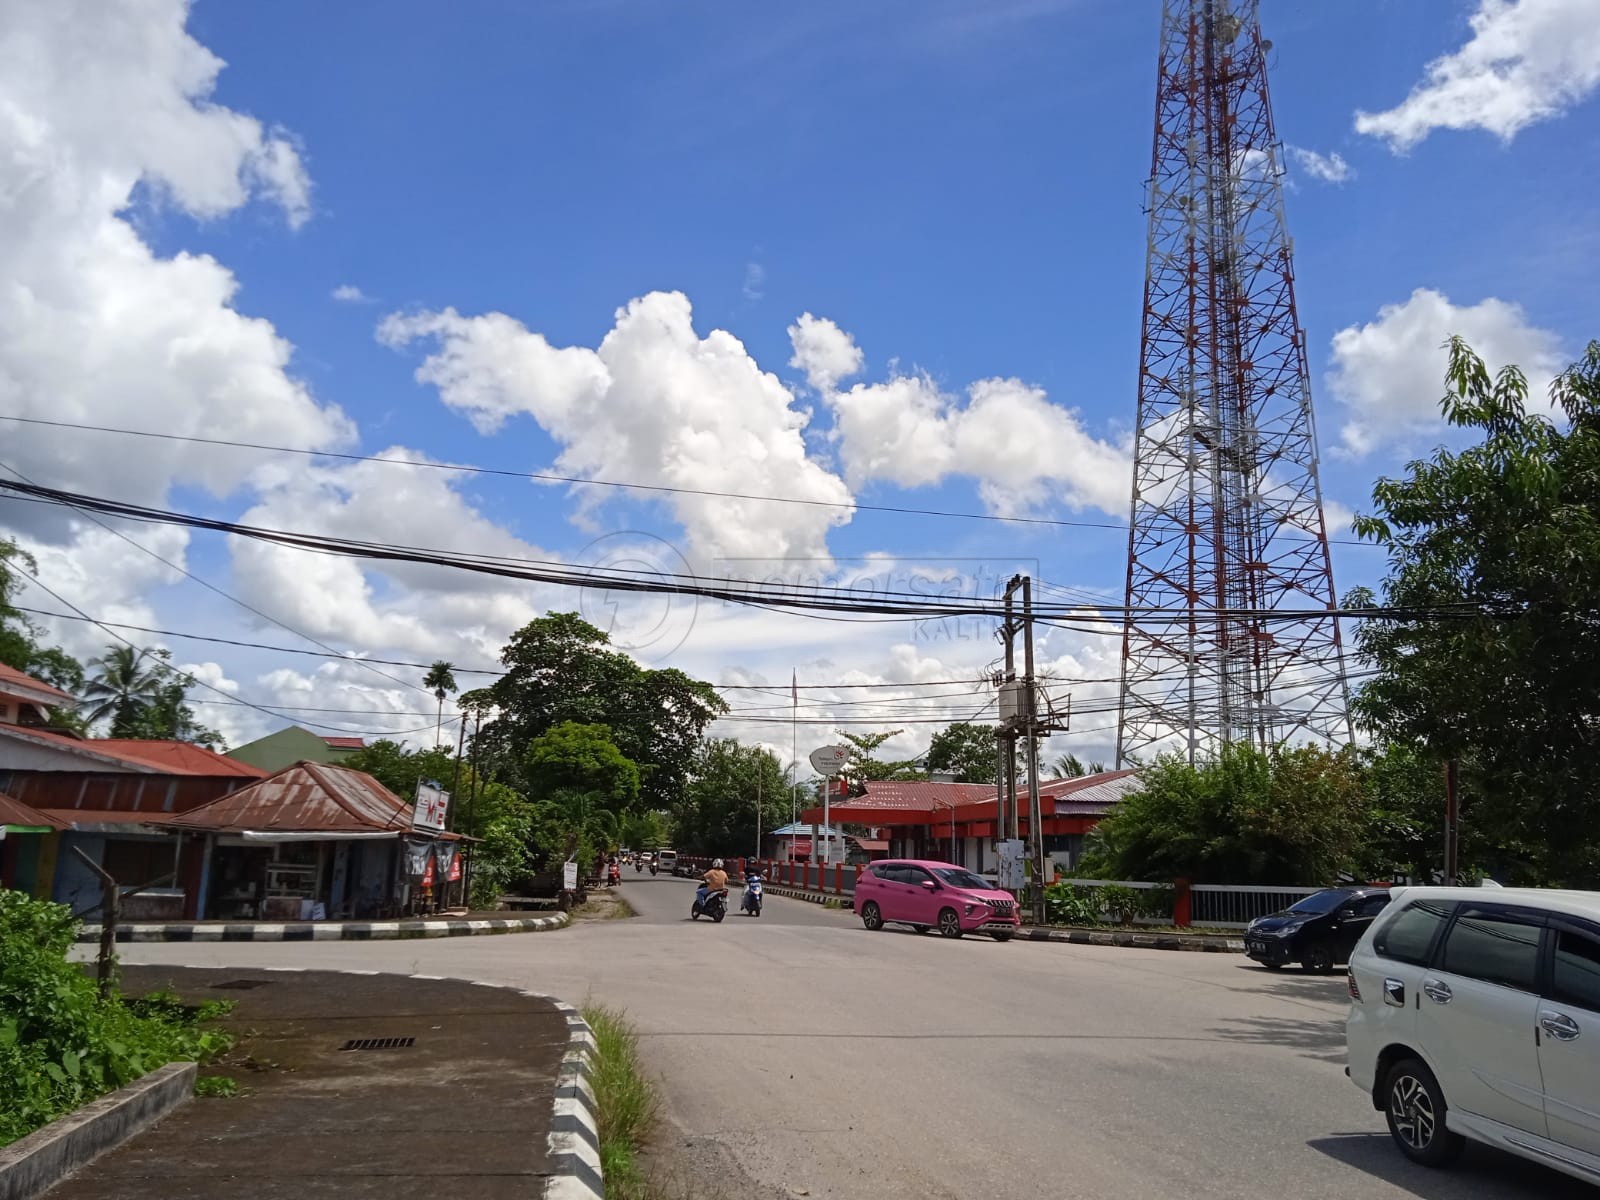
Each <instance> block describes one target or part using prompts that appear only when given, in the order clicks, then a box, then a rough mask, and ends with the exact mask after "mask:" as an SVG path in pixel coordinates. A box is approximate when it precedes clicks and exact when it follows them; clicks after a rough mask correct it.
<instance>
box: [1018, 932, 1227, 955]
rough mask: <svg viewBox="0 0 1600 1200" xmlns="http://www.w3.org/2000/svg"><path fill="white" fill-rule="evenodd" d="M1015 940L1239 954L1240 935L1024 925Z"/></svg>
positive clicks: (1133, 948)
mask: <svg viewBox="0 0 1600 1200" xmlns="http://www.w3.org/2000/svg"><path fill="white" fill-rule="evenodd" d="M1017 940H1018V941H1019V942H1070V943H1072V944H1073V945H1074V946H1120V947H1122V948H1124V949H1129V950H1190V951H1199V952H1201V953H1206V952H1209V953H1212V954H1243V953H1244V939H1243V938H1231V937H1230V938H1223V937H1214V936H1213V937H1199V936H1195V935H1192V934H1183V933H1131V932H1128V931H1125V930H1105V931H1101V930H1098V929H1038V928H1035V927H1034V926H1031V925H1024V926H1023V927H1022V928H1021V929H1020V930H1018V931H1017Z"/></svg>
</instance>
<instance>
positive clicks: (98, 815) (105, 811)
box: [35, 808, 172, 829]
mask: <svg viewBox="0 0 1600 1200" xmlns="http://www.w3.org/2000/svg"><path fill="white" fill-rule="evenodd" d="M35 811H36V812H40V813H43V814H44V815H45V816H47V817H49V818H50V819H51V820H52V821H53V822H55V823H56V825H57V826H58V827H60V828H62V829H71V828H73V827H74V826H81V825H165V824H166V823H167V822H168V821H170V820H171V819H172V814H171V813H164V812H141V811H139V810H137V809H123V808H40V809H36V810H35Z"/></svg>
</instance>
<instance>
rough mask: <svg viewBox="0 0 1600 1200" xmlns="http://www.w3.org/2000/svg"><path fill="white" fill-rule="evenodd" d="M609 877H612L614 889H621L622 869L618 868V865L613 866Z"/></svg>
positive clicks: (613, 864)
mask: <svg viewBox="0 0 1600 1200" xmlns="http://www.w3.org/2000/svg"><path fill="white" fill-rule="evenodd" d="M609 875H610V877H611V886H612V887H620V886H621V885H622V868H621V867H619V866H617V864H616V863H612V864H611V870H610V872H609Z"/></svg>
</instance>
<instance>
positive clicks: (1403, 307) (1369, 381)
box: [1328, 288, 1564, 456]
mask: <svg viewBox="0 0 1600 1200" xmlns="http://www.w3.org/2000/svg"><path fill="white" fill-rule="evenodd" d="M1452 334H1459V335H1460V336H1462V337H1463V338H1465V339H1466V340H1467V342H1468V344H1470V345H1471V346H1472V348H1473V349H1474V350H1475V351H1476V352H1477V353H1478V354H1479V355H1480V356H1482V358H1483V359H1484V361H1485V362H1486V363H1487V364H1488V365H1489V368H1490V370H1491V371H1493V370H1498V369H1499V368H1500V367H1503V366H1505V365H1507V364H1515V365H1516V366H1519V367H1521V368H1522V370H1523V372H1524V373H1525V374H1526V375H1527V376H1528V382H1529V389H1530V395H1531V398H1532V400H1533V402H1534V403H1539V402H1540V398H1541V397H1543V395H1544V394H1545V393H1546V391H1548V389H1549V386H1550V381H1551V379H1552V378H1554V376H1555V375H1556V373H1557V372H1558V371H1560V370H1561V368H1562V366H1563V365H1564V364H1563V360H1562V357H1561V345H1560V340H1559V339H1558V338H1557V336H1556V335H1555V334H1554V333H1552V332H1550V331H1549V330H1547V329H1540V328H1538V327H1537V326H1535V325H1533V324H1532V323H1530V322H1529V320H1528V318H1527V314H1526V313H1524V312H1523V311H1522V309H1521V308H1520V307H1519V306H1517V305H1515V304H1510V303H1508V302H1506V301H1504V300H1498V299H1495V298H1493V297H1490V298H1489V299H1487V300H1483V301H1480V302H1479V303H1477V304H1472V305H1458V304H1454V303H1452V302H1451V301H1450V299H1449V297H1447V296H1445V295H1444V294H1443V293H1441V292H1437V291H1434V290H1433V289H1432V288H1418V289H1417V290H1416V291H1414V292H1412V293H1411V296H1410V298H1409V299H1407V300H1406V301H1404V302H1403V303H1401V304H1386V305H1384V307H1383V308H1381V309H1379V311H1378V316H1377V319H1376V320H1374V321H1369V322H1368V323H1367V324H1365V325H1351V326H1349V327H1347V328H1345V329H1341V330H1340V331H1339V332H1338V333H1336V334H1334V335H1333V356H1332V364H1331V366H1330V369H1329V373H1328V383H1329V386H1330V389H1331V391H1332V393H1333V395H1334V398H1335V399H1337V400H1338V401H1339V402H1340V403H1341V404H1343V405H1345V407H1346V409H1347V410H1348V413H1349V418H1348V420H1347V421H1346V423H1345V425H1344V428H1343V429H1342V430H1341V432H1340V437H1341V439H1342V442H1343V447H1344V450H1345V452H1346V453H1348V454H1350V455H1353V456H1359V455H1363V454H1366V453H1368V452H1370V451H1371V450H1373V449H1374V448H1376V447H1377V446H1379V445H1380V444H1381V443H1383V442H1384V441H1385V440H1386V439H1391V438H1405V437H1407V436H1410V435H1414V434H1418V433H1433V432H1436V431H1438V430H1440V429H1441V428H1442V418H1441V416H1440V412H1439V399H1440V397H1441V396H1443V394H1444V390H1445V384H1444V372H1445V366H1446V364H1447V362H1448V354H1447V352H1446V350H1445V348H1444V344H1445V342H1446V340H1447V339H1448V338H1449V337H1450V336H1451V335H1452Z"/></svg>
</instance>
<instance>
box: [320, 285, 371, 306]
mask: <svg viewBox="0 0 1600 1200" xmlns="http://www.w3.org/2000/svg"><path fill="white" fill-rule="evenodd" d="M328 294H329V295H330V296H332V297H333V298H334V299H335V300H337V301H339V303H340V304H370V303H371V302H372V297H370V296H368V295H367V294H366V293H365V292H363V291H362V290H361V289H360V288H358V287H357V286H356V285H355V284H353V283H341V284H340V285H339V286H338V287H336V288H334V289H333V291H331V292H329V293H328Z"/></svg>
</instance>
